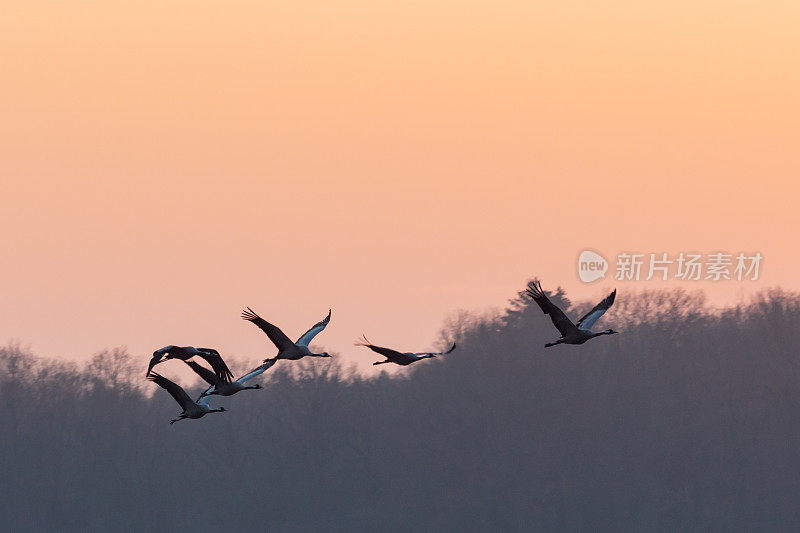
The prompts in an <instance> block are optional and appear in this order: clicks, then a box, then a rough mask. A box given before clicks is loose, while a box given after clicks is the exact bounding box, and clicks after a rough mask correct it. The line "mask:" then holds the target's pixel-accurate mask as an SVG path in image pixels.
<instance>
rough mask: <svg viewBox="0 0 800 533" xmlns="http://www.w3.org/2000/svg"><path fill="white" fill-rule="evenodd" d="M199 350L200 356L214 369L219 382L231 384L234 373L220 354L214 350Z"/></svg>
mask: <svg viewBox="0 0 800 533" xmlns="http://www.w3.org/2000/svg"><path fill="white" fill-rule="evenodd" d="M197 350H198V351H199V352H200V353H199V354H198V355H199V356H200V357H202V358H203V359H205V360H206V361H208V364H209V365H211V368H213V369H214V373H215V374H216V375H217V377H218V378H219V380H220V381H224V382H226V383H230V381H231V380H232V379H233V373H232V372H231V369H230V368H228V365H227V364H225V361H224V360H223V359H222V356H221V355H220V354H219V352H218V351H216V350H215V349H214V348H198V349H197Z"/></svg>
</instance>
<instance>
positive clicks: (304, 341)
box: [297, 309, 331, 346]
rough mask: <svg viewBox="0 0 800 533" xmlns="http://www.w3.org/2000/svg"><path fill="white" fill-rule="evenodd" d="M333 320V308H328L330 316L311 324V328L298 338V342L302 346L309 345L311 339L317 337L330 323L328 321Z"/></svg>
mask: <svg viewBox="0 0 800 533" xmlns="http://www.w3.org/2000/svg"><path fill="white" fill-rule="evenodd" d="M330 321H331V310H330V309H329V310H328V316H326V317H325V318H323V319H322V320H320V321H319V322H317V323H316V324H314V325H313V326H311V329H309V330H308V331H306V332H305V333H303V336H302V337H300V338H299V339H297V344H298V345H300V346H308V345H309V343H310V342H311V340H312V339H313V338H314V337H316V336H317V335H319V334H320V332H322V330H323V329H325V326H327V325H328V322H330Z"/></svg>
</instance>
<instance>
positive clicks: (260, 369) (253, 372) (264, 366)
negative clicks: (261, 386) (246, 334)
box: [236, 359, 275, 383]
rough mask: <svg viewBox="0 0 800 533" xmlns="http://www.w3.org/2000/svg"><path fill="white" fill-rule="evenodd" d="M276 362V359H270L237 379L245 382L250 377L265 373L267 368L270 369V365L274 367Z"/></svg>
mask: <svg viewBox="0 0 800 533" xmlns="http://www.w3.org/2000/svg"><path fill="white" fill-rule="evenodd" d="M274 364H275V360H274V359H268V360H267V361H266V362H265V363H264V364H262V365H259V366H257V367H255V368H254V369H253V370H251V371H250V372H248V373H247V374H245V375H244V376H242V377H240V378H239V379H237V380H236V381H238V382H239V383H244V382H245V381H247V380H248V379H253V378H254V377H256V376H259V375H261V374H263V373H264V372H266V371H267V370H269V369H270V367H272V365H274Z"/></svg>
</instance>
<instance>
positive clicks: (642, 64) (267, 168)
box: [0, 0, 800, 361]
mask: <svg viewBox="0 0 800 533" xmlns="http://www.w3.org/2000/svg"><path fill="white" fill-rule="evenodd" d="M0 5H2V13H3V15H2V16H0V34H1V35H3V38H2V44H0V48H2V53H1V54H0V95H2V98H0V110H1V111H2V113H1V115H0V116H2V121H0V147H2V148H1V149H2V156H1V157H0V179H2V183H3V187H2V195H0V242H2V245H3V252H2V255H0V265H1V266H0V273H2V276H0V294H2V298H3V302H2V305H0V340H9V339H17V340H19V341H21V342H22V343H23V344H30V345H31V347H32V349H33V351H34V352H36V353H39V354H42V355H53V356H63V357H71V358H85V357H88V356H89V355H91V354H92V353H94V352H96V351H98V350H100V349H103V348H106V347H113V346H119V345H126V346H128V347H129V349H130V350H131V351H132V352H133V353H136V354H139V353H141V354H148V353H151V352H152V351H153V350H154V349H155V348H158V347H160V346H163V345H165V344H181V345H187V344H188V345H196V346H215V347H218V348H219V349H220V351H222V352H223V353H234V354H237V355H239V356H247V357H253V358H254V360H257V358H258V357H262V356H264V355H272V354H273V352H274V350H273V349H272V348H271V346H270V345H269V343H268V340H267V338H266V337H265V336H264V335H263V334H262V333H261V332H260V331H258V330H257V329H256V328H254V327H253V326H252V325H250V324H248V323H246V322H244V321H242V320H240V319H239V318H238V314H239V311H240V309H241V308H242V307H243V306H245V305H249V306H251V307H253V309H254V310H256V311H257V312H259V313H260V314H261V315H262V316H263V317H264V318H266V319H268V320H271V321H273V322H275V323H277V324H278V325H279V326H281V327H282V328H284V330H285V331H286V332H287V333H288V334H289V335H290V336H291V337H296V336H298V335H299V334H300V333H302V332H303V331H305V329H306V328H307V327H308V326H310V325H311V324H313V323H314V322H316V321H317V320H319V319H321V318H322V317H324V316H325V314H326V313H327V310H328V308H330V307H332V308H333V320H332V322H331V326H330V327H329V329H328V330H327V331H326V332H325V333H324V334H323V335H322V336H320V337H319V338H318V340H319V341H320V343H321V344H324V345H325V347H326V348H327V349H329V350H331V351H338V352H343V353H346V354H348V355H351V356H352V357H353V359H354V360H355V359H361V360H367V361H372V360H375V359H374V357H372V356H371V354H369V353H367V352H366V351H363V352H362V350H364V349H363V348H354V347H353V346H352V343H353V341H354V340H355V339H356V338H357V337H358V335H360V334H361V333H366V334H367V335H368V336H369V337H370V339H371V340H373V341H375V342H376V343H378V344H386V345H395V346H397V347H398V348H404V349H409V350H419V349H423V348H427V347H430V346H432V343H433V341H434V340H435V338H436V335H437V332H438V330H439V328H440V327H441V324H442V320H443V319H444V318H445V317H446V316H447V315H448V314H450V313H451V312H453V311H455V310H458V309H470V310H482V309H486V308H489V307H499V306H502V305H504V303H505V301H506V299H507V298H509V297H511V296H513V295H514V293H515V292H516V291H518V290H521V288H523V287H524V283H525V282H526V281H527V280H528V279H529V278H530V277H532V276H534V275H538V276H539V277H540V278H541V279H542V281H543V285H544V286H545V288H555V286H557V285H562V286H564V287H565V288H566V289H567V290H568V291H569V293H570V294H571V295H572V296H574V297H575V298H576V299H584V298H596V297H599V296H600V295H601V294H602V293H603V291H604V290H606V289H609V288H610V287H611V286H612V285H616V286H618V287H620V290H621V291H623V290H633V289H640V288H648V287H649V288H654V287H658V286H659V285H658V284H655V283H644V282H639V283H638V284H637V283H614V282H613V280H608V281H604V282H598V283H597V284H592V285H585V284H583V283H581V282H580V281H579V280H578V279H577V275H576V269H575V261H576V257H577V254H578V253H579V252H580V251H581V250H582V249H584V248H591V249H595V250H598V251H601V252H603V253H606V254H607V255H609V256H613V255H615V254H616V253H617V252H620V251H625V250H634V251H641V252H669V253H677V252H680V251H692V250H696V251H702V252H715V251H718V250H726V251H730V252H739V251H745V252H754V251H760V252H761V253H762V254H763V255H764V257H765V260H764V264H763V273H762V279H761V280H760V281H759V282H756V283H738V282H728V283H721V284H716V285H713V284H708V283H707V284H704V285H702V286H703V287H704V288H706V289H707V290H708V291H709V294H710V296H711V297H712V299H714V300H716V301H736V299H737V298H740V297H742V295H746V294H747V293H749V292H750V291H752V290H753V289H760V288H764V287H767V286H775V285H782V286H784V287H786V288H789V289H793V290H796V289H800V283H798V277H797V274H796V271H797V269H798V266H799V264H800V245H799V244H798V239H797V238H796V235H795V233H796V229H797V228H798V223H799V222H800V214H799V213H798V207H797V205H796V204H797V199H798V197H799V196H800V185H798V180H797V171H798V169H800V164H799V163H800V150H798V146H800V130H799V129H798V128H799V126H798V125H800V105H798V95H799V94H800V68H799V67H798V65H800V32H798V28H799V27H800V3H797V2H790V1H772V2H753V1H731V0H726V1H700V2H699V1H696V0H691V1H676V0H669V1H661V0H659V1H649V2H641V1H633V0H628V1H602V2H589V1H581V2H577V1H576V2H559V3H552V2H539V1H528V0H526V1H492V2H489V1H481V2H476V1H465V0H459V1H435V0H434V1H427V2H418V1H404V2H389V1H385V0H378V1H370V2H366V1H339V0H335V1H330V0H325V1H306V0H300V1H296V2H255V1H252V2H243V1H241V2H236V1H233V2H209V1H192V2H174V1H167V2H163V1H159V2H153V1H144V2H135V3H126V4H121V3H118V2H100V1H93V2H91V1H86V2H43V1H29V2H0ZM669 286H671V287H678V286H681V287H693V286H694V285H691V284H688V283H680V282H671V283H670V284H669ZM143 357H144V355H143Z"/></svg>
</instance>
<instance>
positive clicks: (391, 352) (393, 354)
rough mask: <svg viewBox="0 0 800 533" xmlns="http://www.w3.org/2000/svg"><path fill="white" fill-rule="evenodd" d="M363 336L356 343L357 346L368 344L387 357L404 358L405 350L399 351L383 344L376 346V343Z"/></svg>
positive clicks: (371, 348)
mask: <svg viewBox="0 0 800 533" xmlns="http://www.w3.org/2000/svg"><path fill="white" fill-rule="evenodd" d="M362 337H363V338H362V339H360V340H359V341H358V342H357V343H355V345H356V346H366V347H367V348H369V349H370V350H372V351H373V352H375V353H379V354H381V355H382V356H384V357H385V358H386V359H390V360H395V359H398V358H402V357H403V356H404V355H406V354H404V353H403V352H398V351H397V350H392V349H391V348H384V347H383V346H375V345H374V344H372V343H371V342H369V340H367V337H366V336H362Z"/></svg>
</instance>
